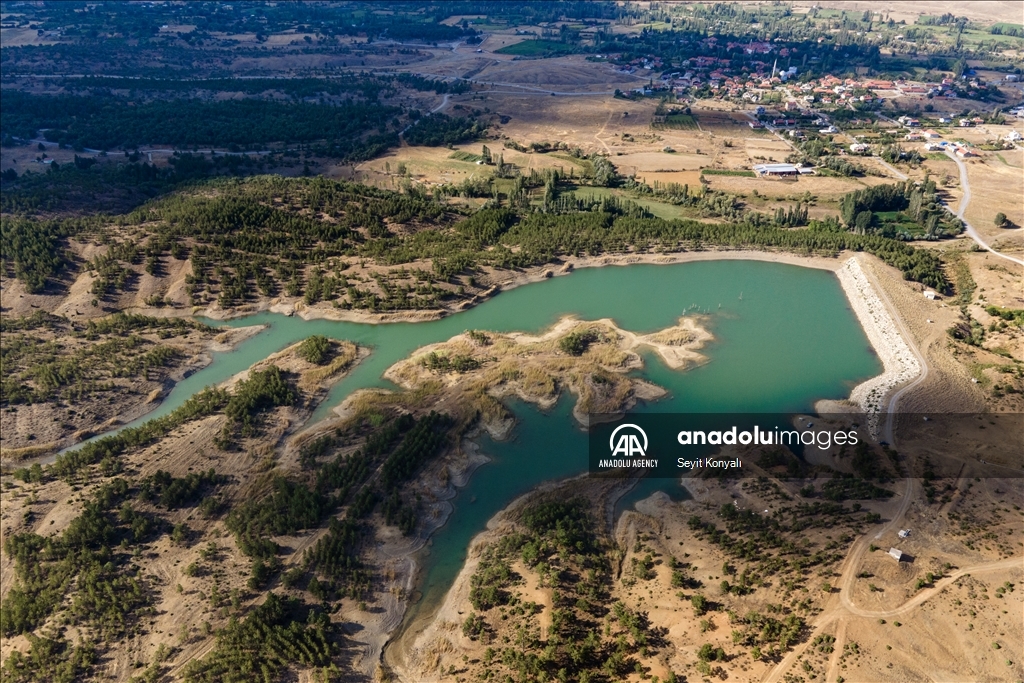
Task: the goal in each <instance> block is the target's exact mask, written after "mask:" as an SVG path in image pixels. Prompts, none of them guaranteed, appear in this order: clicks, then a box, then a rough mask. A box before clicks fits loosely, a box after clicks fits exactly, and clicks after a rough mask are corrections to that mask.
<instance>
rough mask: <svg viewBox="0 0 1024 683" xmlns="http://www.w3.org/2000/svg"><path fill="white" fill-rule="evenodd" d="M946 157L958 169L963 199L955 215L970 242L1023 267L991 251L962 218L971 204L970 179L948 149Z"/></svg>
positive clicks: (1015, 259) (1009, 257)
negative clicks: (962, 225)
mask: <svg viewBox="0 0 1024 683" xmlns="http://www.w3.org/2000/svg"><path fill="white" fill-rule="evenodd" d="M946 156H948V157H949V158H950V159H952V160H953V161H954V163H956V165H957V167H958V168H959V169H960V189H962V190H963V193H964V194H963V197H962V198H961V199H960V205H959V206H958V207H957V211H956V215H957V217H959V218H960V220H961V221H963V223H964V227H965V228H966V229H967V235H968V236H969V237H970V238H971V239H972V240H974V241H975V242H977V243H978V246H979V247H981V248H982V249H984V250H985V251H989V252H992V253H993V254H995V255H996V256H998V257H1000V258H1004V259H1006V260H1007V261H1013V262H1014V263H1016V264H1018V265H1021V266H1024V261H1022V260H1020V259H1017V258H1014V257H1012V256H1007V255H1006V254H1003V253H1000V252H998V251H996V250H995V249H993V248H992V247H990V246H988V244H986V243H985V240H983V239H981V235H979V234H978V231H977V230H975V229H974V226H973V225H971V224H970V223H968V222H967V219H965V218H964V213H965V212H966V211H967V205H968V204H970V203H971V182H970V179H968V177H967V165H966V164H964V162H962V161H960V159H958V158H957V156H956V154H954V153H953V152H952V151H951V150H950V149H948V148H947V149H946Z"/></svg>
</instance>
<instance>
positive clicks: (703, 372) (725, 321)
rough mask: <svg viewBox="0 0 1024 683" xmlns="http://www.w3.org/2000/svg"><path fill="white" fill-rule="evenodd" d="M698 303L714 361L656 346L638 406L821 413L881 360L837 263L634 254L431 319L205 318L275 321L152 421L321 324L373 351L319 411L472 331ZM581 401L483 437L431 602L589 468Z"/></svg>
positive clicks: (197, 377) (631, 324)
mask: <svg viewBox="0 0 1024 683" xmlns="http://www.w3.org/2000/svg"><path fill="white" fill-rule="evenodd" d="M697 310H699V311H701V312H704V313H707V314H708V318H707V320H708V325H709V327H710V330H711V332H712V333H713V334H714V335H715V340H714V341H713V342H712V343H710V344H709V345H707V346H706V347H705V348H704V350H703V353H704V354H705V355H707V356H708V358H709V359H710V362H708V363H707V364H704V365H702V366H700V367H696V368H693V369H690V370H686V371H675V370H670V369H669V368H667V367H666V366H665V365H664V364H662V363H661V362H660V360H659V359H658V357H657V356H656V355H654V354H646V355H645V356H644V359H645V367H644V369H643V371H642V375H643V376H644V377H645V378H646V379H648V380H650V381H652V382H654V383H655V384H658V385H659V386H661V387H664V388H665V389H667V390H668V392H669V394H668V396H666V397H665V398H663V399H661V400H659V401H656V402H653V403H650V404H647V405H642V406H638V408H637V410H638V411H650V412H719V413H726V412H796V411H809V410H811V409H812V408H813V405H814V403H815V402H816V401H818V400H819V399H828V398H832V399H837V398H844V397H846V396H848V395H849V392H850V389H851V388H852V387H853V386H855V385H856V384H858V383H859V382H861V381H863V380H865V379H867V378H869V377H871V376H873V375H876V374H878V373H879V372H880V371H881V363H880V362H879V360H878V358H877V357H876V356H875V354H874V352H873V350H872V349H871V346H870V343H869V342H868V339H867V337H866V336H865V335H864V332H863V330H862V329H861V328H860V325H859V324H858V322H857V319H856V317H855V315H854V314H853V311H852V310H851V309H850V306H849V303H848V302H847V300H846V297H845V295H844V293H843V291H842V288H841V287H840V285H839V281H838V280H837V279H836V277H835V276H834V275H833V274H832V273H831V272H828V271H823V270H816V269H812V268H802V267H799V266H792V265H785V264H778V263H768V262H761V261H740V260H735V261H729V260H723V261H700V262H694V263H684V264H676V265H631V266H622V267H605V268H587V269H582V270H579V271H576V272H574V273H572V274H571V275H568V276H563V277H557V278H553V279H550V280H546V281H543V282H538V283H535V284H530V285H526V286H522V287H518V288H516V289H513V290H510V291H507V292H502V293H501V294H499V295H498V296H496V297H494V298H492V299H490V300H488V301H486V302H484V303H482V304H480V305H479V306H477V307H475V308H473V309H470V310H468V311H465V312H463V313H458V314H456V315H452V316H449V317H447V318H442V319H441V320H437V321H431V322H422V323H389V324H380V325H370V324H360V323H347V322H332V321H326V320H313V321H304V320H302V319H300V318H298V317H286V316H283V315H278V314H270V313H261V314H257V315H253V316H249V317H246V318H240V319H237V320H232V321H229V322H227V323H217V322H213V321H206V322H210V323H211V324H222V325H228V326H231V327H240V326H246V325H254V324H266V325H268V326H269V327H268V328H267V329H266V330H264V331H263V332H261V333H260V334H258V335H256V336H255V337H253V338H251V339H249V340H247V341H245V342H243V343H242V344H240V345H239V346H238V348H237V349H235V350H234V351H231V352H227V353H220V354H215V355H214V358H213V362H212V363H211V364H210V365H208V366H207V367H206V368H204V369H202V370H200V371H199V372H197V373H195V374H193V375H192V376H190V377H188V378H186V379H185V380H183V381H182V382H180V383H179V384H178V385H177V386H176V387H175V388H174V389H173V390H172V391H171V393H170V394H169V395H168V397H167V398H166V399H165V400H164V402H163V403H162V404H161V405H160V407H159V408H157V409H156V410H155V411H153V412H152V413H150V414H148V415H147V416H145V418H143V419H144V420H148V419H152V418H153V417H158V416H160V415H164V414H166V413H168V412H170V411H171V410H173V409H174V408H176V407H178V406H180V405H181V404H182V403H183V402H184V401H185V400H187V399H188V398H189V397H190V396H191V395H192V394H194V393H195V392H197V391H199V390H201V389H203V388H204V387H206V386H209V385H212V384H216V383H218V382H221V381H223V380H225V379H227V378H229V377H231V376H232V375H234V374H235V373H237V372H240V371H242V370H245V369H246V368H248V367H249V366H250V365H252V364H253V363H255V362H257V361H259V360H262V359H263V358H266V357H267V356H269V355H270V354H271V353H274V352H275V351H279V350H280V349H282V348H284V347H285V346H288V345H289V344H292V343H294V342H296V341H299V340H301V339H304V338H306V337H308V336H310V335H313V334H323V335H327V336H329V337H333V338H336V339H347V340H350V341H353V342H355V343H357V344H360V345H364V346H367V347H370V348H371V349H372V353H371V355H370V356H369V357H368V358H366V359H365V360H363V361H362V362H361V363H360V364H359V365H357V366H356V367H355V368H354V369H353V371H352V372H351V374H349V375H348V376H347V377H345V378H344V379H342V380H341V381H340V382H338V384H336V385H335V386H334V387H333V389H332V390H331V392H330V394H329V396H328V397H327V399H325V400H324V402H323V403H322V404H321V405H320V407H319V408H318V409H317V411H316V413H315V414H314V416H313V420H318V419H321V418H323V417H326V416H328V415H329V414H330V411H331V409H332V408H333V407H335V406H336V405H338V404H339V403H340V402H341V401H342V400H343V399H344V398H345V397H346V396H348V395H349V394H351V393H352V392H353V391H356V390H358V389H361V388H364V387H390V386H392V385H391V384H390V383H389V382H387V381H386V380H384V379H383V378H382V375H383V373H384V371H385V370H386V369H387V368H388V367H390V366H391V365H392V364H394V363H395V362H397V361H399V360H401V359H402V358H405V357H407V356H408V355H409V354H410V353H412V352H413V351H414V350H415V349H417V348H419V347H421V346H424V345H426V344H431V343H435V342H438V341H443V340H446V339H449V338H450V337H452V336H454V335H456V334H459V333H461V332H463V331H465V330H468V329H480V330H492V331H499V332H507V331H517V330H518V331H525V332H539V331H541V330H543V329H545V328H546V327H548V326H550V325H551V324H553V323H555V322H556V321H557V320H558V319H559V318H561V317H562V316H565V315H569V314H572V315H575V316H577V317H579V318H581V319H597V318H611V319H613V320H614V321H615V322H616V323H617V324H618V325H619V326H620V327H621V328H623V329H627V330H631V331H634V332H651V331H655V330H659V329H663V328H666V327H669V326H671V325H674V324H675V322H676V321H677V320H678V318H679V317H680V316H681V315H683V314H685V313H687V312H696V311H697ZM571 400H572V398H571V397H567V396H563V398H562V400H560V401H559V403H558V404H557V406H556V407H555V408H554V409H552V410H551V411H549V412H548V413H542V412H540V411H538V410H536V409H534V408H533V407H531V406H528V405H525V404H521V403H513V404H510V408H511V409H512V411H513V412H514V413H515V414H516V416H517V418H518V423H517V425H516V428H515V430H514V432H513V434H512V437H511V438H510V439H509V440H508V441H506V442H501V443H499V442H493V441H491V440H489V439H486V438H485V439H482V441H481V444H480V445H481V449H482V450H483V452H485V453H486V454H488V455H489V456H491V457H492V462H490V463H488V464H486V465H484V466H482V467H481V468H480V469H478V470H477V471H476V473H475V474H474V475H473V477H472V479H471V481H470V483H469V485H468V486H467V487H466V488H464V489H462V490H461V491H460V492H459V494H458V496H457V497H456V498H455V499H454V501H453V504H454V506H455V511H454V513H453V514H452V516H451V518H450V519H449V521H448V523H447V524H446V525H445V526H444V527H443V528H442V529H440V530H439V531H438V532H436V533H435V535H434V537H433V538H432V540H431V543H430V546H429V548H428V550H427V552H426V553H425V556H424V562H423V567H424V574H423V578H422V582H421V586H420V590H421V591H422V592H423V595H424V598H423V600H422V601H421V603H420V607H421V608H422V607H424V606H426V605H433V604H437V602H438V601H439V600H440V599H441V598H442V597H443V595H444V593H445V592H446V591H447V589H448V587H449V586H450V585H451V583H452V581H453V580H454V577H455V575H456V574H457V573H458V571H459V569H460V567H461V566H462V563H463V561H464V559H465V551H466V548H467V546H468V544H469V541H470V539H471V538H472V537H473V536H474V535H475V534H477V533H478V532H479V531H481V530H482V529H483V528H484V527H485V526H486V523H487V520H488V519H489V518H490V517H492V516H493V515H494V514H495V513H496V512H497V511H499V510H501V509H502V508H504V507H505V506H506V505H507V504H508V503H509V502H510V501H511V500H513V499H514V498H516V497H517V496H519V495H521V494H522V493H524V492H526V491H528V490H529V489H531V488H533V487H534V486H536V485H537V484H539V483H540V482H542V481H545V480H550V479H556V478H563V477H567V476H572V475H574V474H578V473H580V472H582V471H584V470H586V468H587V440H586V434H585V432H583V431H582V430H581V429H580V428H579V427H578V425H576V424H575V423H574V422H573V420H572V417H571V413H570V411H571V408H572V404H571ZM655 490H667V492H668V493H669V494H670V495H673V496H676V497H678V496H684V495H685V491H684V490H683V489H682V487H681V486H680V485H679V484H676V483H673V482H672V481H666V480H664V479H661V480H647V481H642V482H641V483H640V484H639V485H638V486H637V487H635V488H634V489H633V491H631V492H630V494H628V495H627V496H626V498H625V499H624V500H623V501H621V502H620V509H621V508H623V507H626V506H631V505H632V504H633V503H634V502H635V501H636V500H639V499H642V498H644V497H646V496H648V495H650V494H651V493H652V492H654V491H655Z"/></svg>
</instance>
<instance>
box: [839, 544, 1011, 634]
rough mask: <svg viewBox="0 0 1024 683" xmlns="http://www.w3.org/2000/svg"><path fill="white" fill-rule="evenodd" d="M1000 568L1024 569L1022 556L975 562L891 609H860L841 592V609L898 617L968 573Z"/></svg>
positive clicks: (850, 611) (882, 616)
mask: <svg viewBox="0 0 1024 683" xmlns="http://www.w3.org/2000/svg"><path fill="white" fill-rule="evenodd" d="M1000 569H1024V557H1008V558H1006V559H1005V560H999V561H997V562H986V563H985V564H977V565H974V566H973V567H965V568H964V569H961V570H959V571H957V572H954V573H952V574H950V575H949V576H947V577H946V578H944V579H940V580H938V581H936V582H935V585H934V586H932V587H931V588H928V589H925V590H923V591H921V592H920V593H918V594H917V595H915V596H914V597H912V598H911V599H910V600H907V601H906V602H905V603H903V604H902V605H900V606H899V607H894V608H893V609H887V610H878V611H874V610H867V609H862V608H860V607H857V606H856V605H854V604H853V602H852V601H851V600H850V596H849V595H848V594H845V593H844V594H841V595H840V596H839V599H840V601H841V602H842V605H843V609H845V610H846V611H847V612H849V613H850V614H853V615H856V616H858V617H870V618H872V619H878V618H884V617H898V616H899V615H901V614H906V613H907V612H909V611H911V610H913V609H914V608H916V607H920V606H921V605H922V604H923V603H924V602H925V601H927V600H930V599H931V598H934V597H935V596H936V595H938V594H939V593H941V592H942V591H943V590H944V589H945V588H946V586H949V585H950V584H951V583H953V582H954V581H956V580H957V579H959V578H961V577H963V576H967V575H968V574H971V575H973V574H982V573H985V572H994V571H999V570H1000Z"/></svg>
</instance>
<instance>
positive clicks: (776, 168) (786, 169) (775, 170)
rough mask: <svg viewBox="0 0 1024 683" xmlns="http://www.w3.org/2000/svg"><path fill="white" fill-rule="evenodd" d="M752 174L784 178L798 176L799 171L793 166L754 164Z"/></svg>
mask: <svg viewBox="0 0 1024 683" xmlns="http://www.w3.org/2000/svg"><path fill="white" fill-rule="evenodd" d="M754 172H755V173H757V175H760V176H770V177H784V176H795V175H800V169H798V168H797V167H796V166H794V165H793V164H756V165H755V166H754Z"/></svg>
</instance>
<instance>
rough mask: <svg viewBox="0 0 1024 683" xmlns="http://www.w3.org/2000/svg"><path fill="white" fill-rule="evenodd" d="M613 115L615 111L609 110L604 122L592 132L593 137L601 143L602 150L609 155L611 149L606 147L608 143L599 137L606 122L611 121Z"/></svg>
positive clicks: (605, 126) (606, 124)
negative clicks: (598, 128)
mask: <svg viewBox="0 0 1024 683" xmlns="http://www.w3.org/2000/svg"><path fill="white" fill-rule="evenodd" d="M614 115H615V112H613V111H609V112H608V118H607V119H605V122H604V123H603V124H601V129H600V130H598V131H597V132H596V133H594V139H595V140H597V141H598V142H600V143H601V145H602V146H603V147H604V151H605V152H607V153H608V154H609V155H611V153H612V150H611V149H610V148H609V147H608V143H607V142H605V141H604V140H603V139H602V138H601V135H602V134H603V133H604V131H605V128H607V127H608V124H609V123H611V122H612V116H614Z"/></svg>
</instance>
